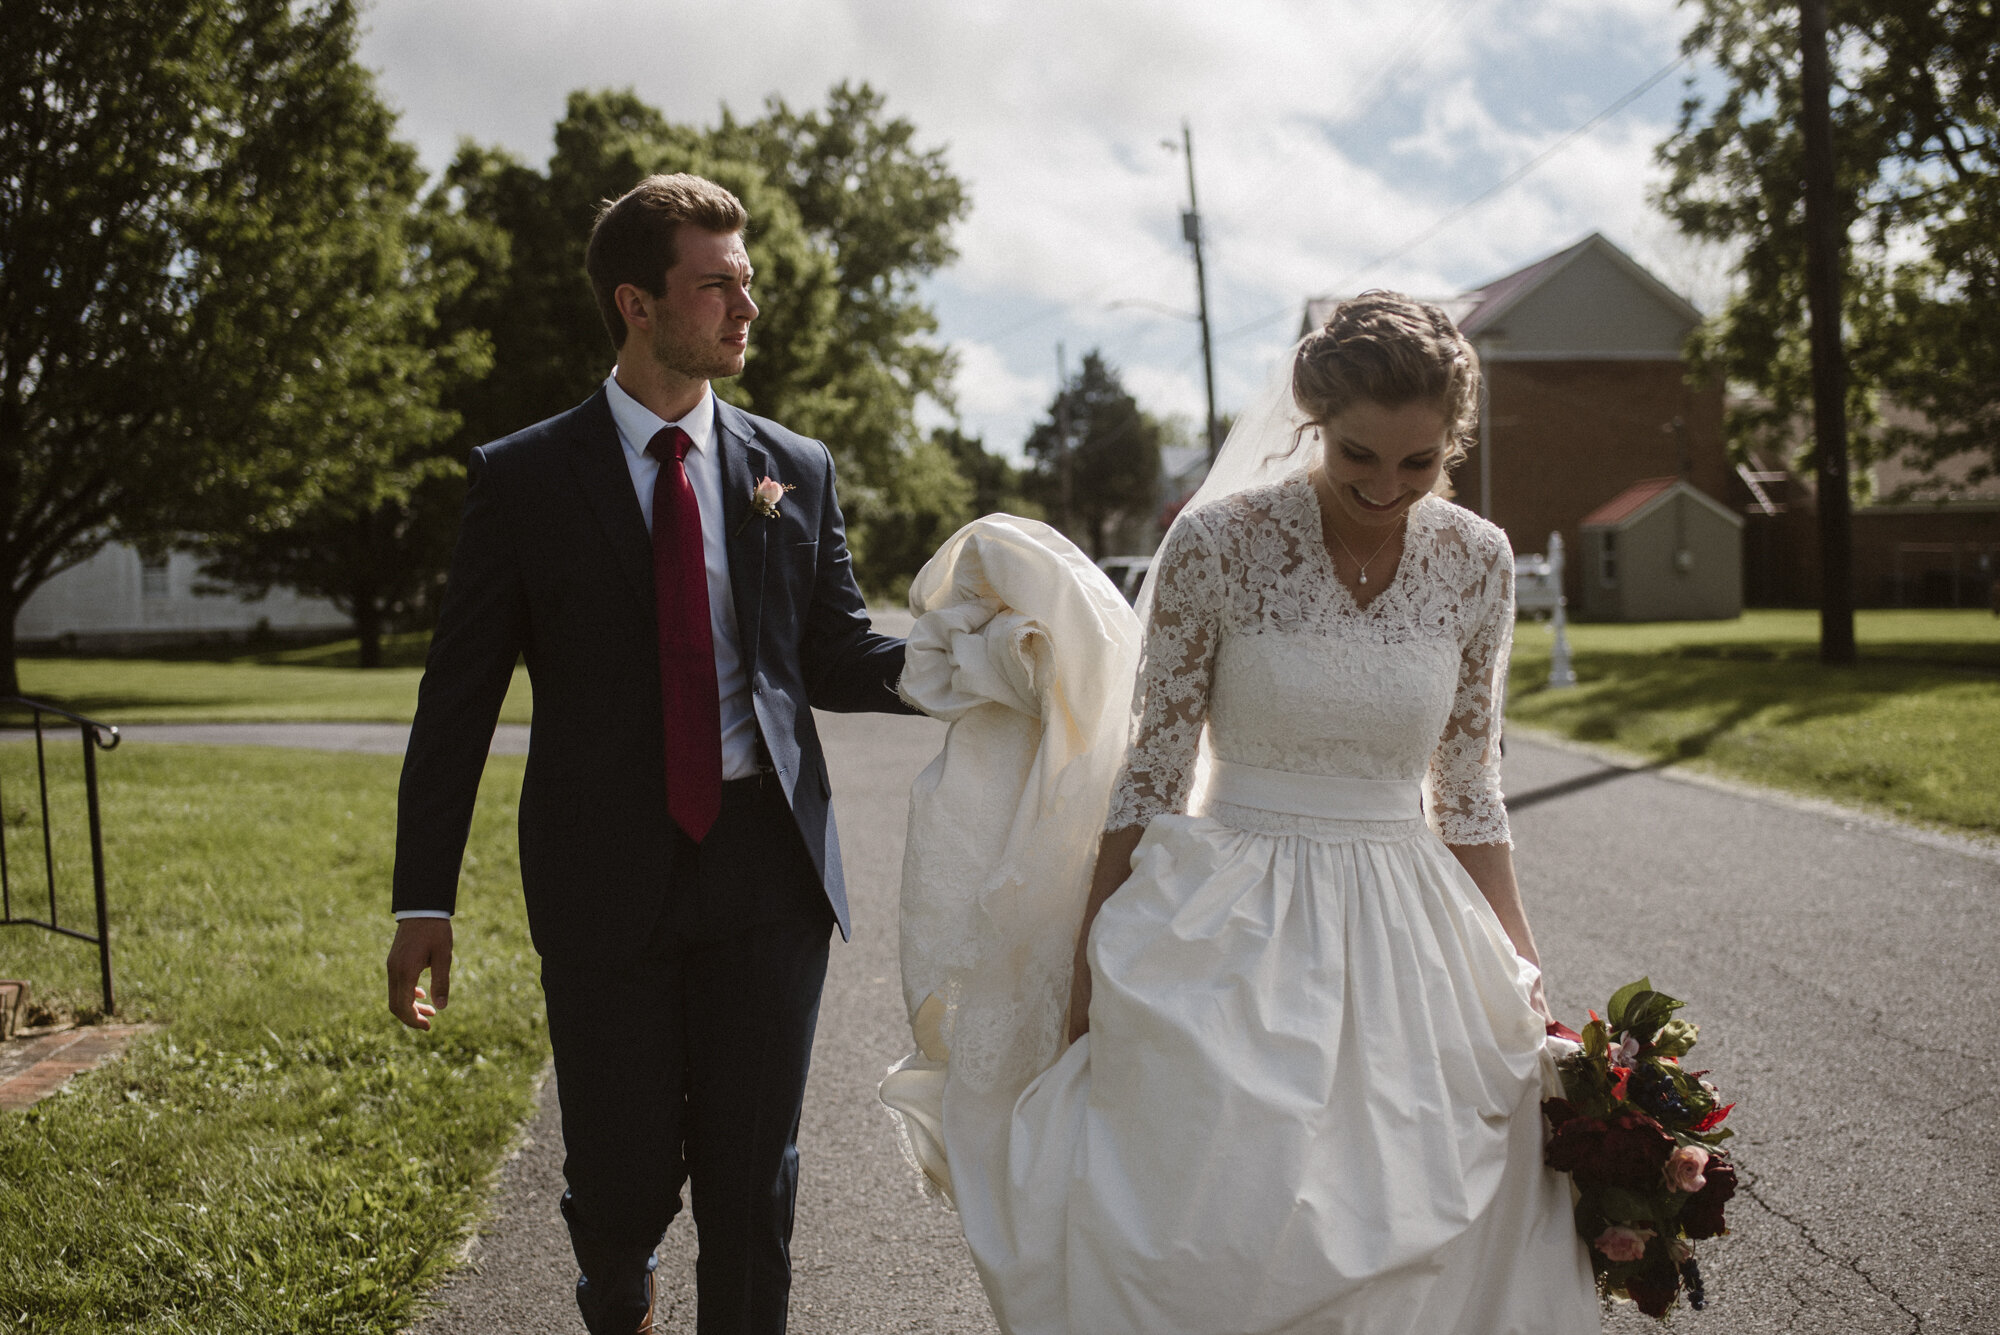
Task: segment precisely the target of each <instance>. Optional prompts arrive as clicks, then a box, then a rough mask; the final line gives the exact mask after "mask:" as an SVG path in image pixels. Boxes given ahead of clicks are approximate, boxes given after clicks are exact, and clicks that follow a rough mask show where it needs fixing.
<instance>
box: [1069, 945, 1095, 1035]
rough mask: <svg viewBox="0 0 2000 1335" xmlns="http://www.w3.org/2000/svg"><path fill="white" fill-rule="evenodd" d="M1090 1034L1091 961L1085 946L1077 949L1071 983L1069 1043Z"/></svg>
mask: <svg viewBox="0 0 2000 1335" xmlns="http://www.w3.org/2000/svg"><path fill="white" fill-rule="evenodd" d="M1089 1032H1090V960H1089V959H1088V958H1087V957H1086V956H1085V955H1084V951H1083V946H1082V945H1081V944H1080V943H1079V944H1078V946H1077V948H1076V964H1075V966H1074V969H1073V971H1072V972H1071V975H1070V982H1069V1041H1070V1042H1072V1043H1074V1042H1076V1041H1077V1040H1078V1039H1079V1038H1082V1037H1083V1036H1084V1035H1085V1034H1087V1033H1089Z"/></svg>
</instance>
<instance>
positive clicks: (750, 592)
mask: <svg viewBox="0 0 2000 1335" xmlns="http://www.w3.org/2000/svg"><path fill="white" fill-rule="evenodd" d="M715 436H716V442H717V444H718V445H719V446H720V447H721V452H722V517H723V521H724V523H725V524H727V525H728V527H727V529H726V530H725V532H727V534H728V535H729V536H728V543H729V591H730V593H731V595H732V596H733V597H734V599H735V603H736V634H737V638H738V639H739V640H740V641H741V644H740V647H741V649H742V651H743V667H744V671H745V672H749V671H752V670H754V669H755V667H756V666H757V642H758V635H759V632H760V631H761V630H762V628H763V611H764V598H763V589H764V560H765V547H766V545H767V543H768V536H767V533H768V530H769V529H770V527H771V524H770V521H768V520H766V519H764V518H763V517H762V516H760V515H757V514H755V513H753V512H752V511H751V508H750V495H751V492H752V490H753V489H754V488H755V487H756V485H757V483H758V482H759V481H760V480H761V479H763V478H766V477H770V476H772V475H773V474H772V472H771V460H770V456H769V455H767V454H766V453H765V452H764V448H763V446H761V445H759V444H758V443H757V437H756V433H755V432H753V431H752V430H751V429H750V423H749V420H748V419H747V418H745V417H744V415H743V413H742V411H741V410H740V409H737V408H734V407H732V406H730V405H729V404H727V403H724V402H723V401H722V400H721V399H717V400H716V401H715ZM779 480H780V481H782V480H783V479H779Z"/></svg>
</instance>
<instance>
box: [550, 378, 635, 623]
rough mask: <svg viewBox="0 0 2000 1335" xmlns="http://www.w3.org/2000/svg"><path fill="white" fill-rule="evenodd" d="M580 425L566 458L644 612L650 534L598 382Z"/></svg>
mask: <svg viewBox="0 0 2000 1335" xmlns="http://www.w3.org/2000/svg"><path fill="white" fill-rule="evenodd" d="M578 417H579V421H578V428H579V429H578V430H577V432H576V435H575V437H574V438H573V440H572V441H571V448H570V454H569V462H570V468H571V470H572V471H573V472H574V473H575V474H576V481H577V486H578V487H580V488H581V489H582V491H583V494H584V498H585V500H586V501H588V503H589V505H590V508H591V510H592V512H593V513H595V514H596V516H597V522H598V524H599V525H600V526H601V527H602V528H603V529H604V536H605V537H606V538H607V539H608V540H609V541H610V543H611V550H612V551H613V553H615V554H616V557H617V563H618V569H619V571H620V573H621V574H623V576H624V578H625V582H626V584H628V585H629V586H630V587H631V590H632V595H633V597H635V598H636V599H638V602H639V606H640V607H641V608H642V609H643V610H644V612H645V614H646V615H647V616H648V617H651V616H652V615H654V608H653V540H652V538H651V537H650V536H648V535H647V532H646V517H645V516H644V515H642V514H640V513H639V496H638V493H637V492H636V491H634V490H633V488H632V470H631V469H630V468H628V467H627V466H626V463H625V447H624V445H622V444H621V443H619V440H618V424H617V422H615V421H614V420H613V419H612V416H611V402H610V400H609V399H608V398H607V397H606V395H605V392H604V390H603V388H602V387H601V386H600V387H599V389H598V391H597V393H595V394H593V395H591V396H590V398H589V399H587V400H585V401H584V404H583V406H582V408H580V409H579V410H578Z"/></svg>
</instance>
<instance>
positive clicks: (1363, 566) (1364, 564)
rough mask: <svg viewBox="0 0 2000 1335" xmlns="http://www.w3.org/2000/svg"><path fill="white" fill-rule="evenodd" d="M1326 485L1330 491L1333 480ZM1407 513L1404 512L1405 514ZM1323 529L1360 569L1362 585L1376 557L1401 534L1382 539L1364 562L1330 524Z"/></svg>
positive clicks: (1395, 532)
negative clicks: (1379, 544) (1331, 535)
mask: <svg viewBox="0 0 2000 1335" xmlns="http://www.w3.org/2000/svg"><path fill="white" fill-rule="evenodd" d="M1326 485H1327V487H1328V488H1329V489H1330V488H1331V487H1332V486H1333V479H1332V478H1327V479H1326ZM1407 513H1408V512H1407V511H1406V512H1405V514H1407ZM1325 528H1326V531H1327V532H1329V533H1331V534H1333V540H1334V541H1335V542H1337V543H1339V544H1340V550H1341V551H1343V552H1346V553H1347V559H1348V560H1350V561H1352V562H1354V564H1355V565H1357V566H1359V567H1360V568H1361V582H1362V583H1363V584H1366V583H1367V582H1368V567H1369V566H1371V565H1373V564H1374V562H1375V558H1376V557H1378V556H1380V555H1381V554H1382V553H1383V552H1385V551H1387V550H1388V547H1389V544H1390V543H1392V542H1394V541H1395V540H1396V534H1397V533H1400V532H1402V529H1401V528H1400V527H1399V528H1397V529H1396V530H1394V531H1393V532H1391V533H1390V534H1389V536H1388V537H1386V538H1384V539H1382V545H1381V546H1380V547H1377V548H1376V549H1375V550H1374V551H1372V552H1370V553H1369V554H1368V559H1367V560H1366V561H1364V560H1362V559H1361V558H1360V557H1358V556H1356V555H1355V554H1354V549H1353V548H1352V547H1349V546H1348V545H1347V539H1345V538H1343V537H1341V536H1340V530H1339V529H1336V528H1335V527H1334V526H1333V525H1331V524H1328V525H1326V526H1325Z"/></svg>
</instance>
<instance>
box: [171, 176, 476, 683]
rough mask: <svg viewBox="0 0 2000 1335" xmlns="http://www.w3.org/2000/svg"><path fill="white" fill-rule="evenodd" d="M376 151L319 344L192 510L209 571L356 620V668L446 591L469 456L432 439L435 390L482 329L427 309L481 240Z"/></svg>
mask: <svg viewBox="0 0 2000 1335" xmlns="http://www.w3.org/2000/svg"><path fill="white" fill-rule="evenodd" d="M376 162H377V163H378V165H379V168H380V172H379V178H378V179H377V180H376V181H374V182H372V183H371V188H370V189H369V190H367V191H366V192H364V194H363V197H362V198H361V199H358V200H357V202H356V207H357V209H358V210H360V211H362V212H363V214H364V216H365V218H366V220H367V225H366V226H364V227H360V228H355V229H352V230H351V231H348V232H346V233H344V234H343V236H342V237H341V238H340V239H341V241H342V242H343V243H344V244H345V246H346V253H344V254H343V255H342V257H341V263H340V264H339V265H338V269H339V271H340V272H343V273H345V274H346V275H347V276H348V279H349V281H348V283H347V285H346V286H345V287H344V288H342V289H340V290H337V291H332V292H329V293H326V294H324V295H325V300H326V302H327V304H325V305H323V306H321V307H320V308H319V309H318V310H317V311H316V315H317V317H318V318H319V319H320V320H321V321H322V322H324V324H325V325H326V328H327V331H328V336H329V337H328V344H327V346H326V347H325V348H324V349H323V351H322V352H321V354H320V356H319V358H318V359H317V361H316V364H315V366H314V368H313V370H312V372H311V373H310V374H309V375H305V376H301V377H299V378H298V379H297V380H296V381H295V382H294V383H292V384H290V385H288V386H287V387H286V388H285V391H284V392H283V393H281V394H277V395H274V396H272V397H271V398H270V399H269V400H267V401H266V402H265V403H264V404H263V405H262V408H261V411H260V412H259V414H258V417H257V423H256V428H255V429H257V430H259V431H261V432H262V433H264V434H265V435H266V436H267V438H268V443H267V445H266V446H265V448H263V449H261V450H259V451H258V452H257V455H256V459H255V464H254V466H253V467H251V468H248V469H244V470H242V471H240V472H238V473H236V474H233V475H231V476H230V477H228V478H227V479H224V480H222V481H220V482H218V483H216V484H215V485H213V486H211V487H210V488H209V489H208V490H207V492H206V493H205V494H204V496H203V497H202V504H201V506H200V508H199V509H198V510H197V511H196V512H195V514H194V515H192V516H191V517H190V518H191V521H192V529H193V533H194V535H195V536H194V538H193V544H192V545H193V546H194V547H195V548H196V550H198V551H200V552H202V553H203V554H204V555H205V556H206V557H207V558H208V560H207V563H206V565H205V566H204V573H205V574H207V575H208V576H209V577H210V578H212V579H218V580H221V581H224V582H225V583H226V584H227V585H228V586H230V587H233V588H235V589H237V590H238V591H240V592H242V593H243V594H244V595H245V596H246V597H254V596H258V595H261V594H264V593H267V592H269V591H270V589H271V588H272V587H273V586H278V585H282V586H285V587H288V588H292V589H296V590H298V591H299V592H301V593H306V594H311V595H316V596H319V597H323V598H326V599H329V600H330V601H332V602H333V604H334V605H335V606H336V607H338V608H340V609H341V610H342V611H343V612H345V613H347V614H348V615H349V616H350V617H352V618H353V619H354V627H355V633H356V636H357V637H358V639H359V641H360V664H361V666H362V667H364V668H372V667H380V666H381V665H382V637H383V634H384V633H385V631H387V630H389V629H391V628H392V627H394V626H398V625H403V624H408V623H409V622H411V621H413V620H414V619H415V618H416V617H417V616H418V615H419V614H420V612H421V611H422V610H424V609H425V608H426V607H427V606H428V605H431V604H434V602H435V599H436V596H437V594H438V593H440V592H441V588H440V585H441V581H442V575H443V571H444V569H445V567H446V565H447V564H448V563H449V560H450V550H449V546H448V539H449V535H450V533H451V530H452V524H453V521H454V519H455V511H456V509H457V505H458V502H459V500H460V498H461V497H462V494H463V485H462V483H463V477H464V466H463V465H462V464H460V463H459V462H458V461H457V460H456V459H455V458H453V457H452V456H451V455H450V454H448V453H445V452H443V451H442V448H441V447H443V446H444V445H445V444H446V442H447V441H449V440H451V439H452V437H453V435H454V433H455V432H456V431H457V429H458V426H459V420H458V416H457V414H456V413H453V412H451V411H449V410H448V409H445V408H444V407H442V406H441V402H440V401H441V399H442V397H443V395H444V393H445V392H446V391H447V390H449V389H450V388H452V387H454V386H456V385H461V384H465V383H469V382H470V381H472V380H473V379H474V378H475V377H477V376H479V375H480V374H482V373H483V372H484V371H485V370H486V369H487V366H488V364H489V361H490V358H489V356H488V352H487V348H486V342H485V338H484V336H483V335H482V334H480V333H479V332H478V331H475V330H460V331H458V332H456V333H455V334H449V335H447V334H444V333H442V332H441V330H440V328H439V324H438V320H437V314H436V311H437V306H438V304H439V303H440V302H441V301H443V300H448V299H450V298H451V297H453V296H454V295H456V294H458V293H460V292H462V291H463V289H464V288H465V287H466V286H467V284H468V283H469V281H470V279H471V276H472V265H471V262H470V257H471V256H474V255H476V254H478V253H480V252H481V251H482V250H484V249H487V248H489V247H490V242H488V241H486V239H485V238H483V237H481V236H480V235H479V229H478V228H477V227H476V226H474V225H472V224H469V223H468V222H467V221H466V220H465V219H463V218H460V217H457V216H455V215H454V214H453V213H452V212H451V211H450V210H449V208H448V206H447V204H446V202H445V200H444V199H443V198H442V197H441V196H439V195H436V194H434V195H433V196H432V197H431V198H430V199H428V200H422V199H420V198H419V195H418V192H419V191H420V190H421V188H422V186H423V173H422V172H421V170H420V169H419V168H418V166H417V162H416V154H415V152H414V151H413V150H410V149H408V148H404V147H400V146H397V147H396V148H394V149H392V150H390V151H385V152H383V153H382V154H381V155H380V156H379V157H378V158H377V159H376ZM482 243H484V244H482Z"/></svg>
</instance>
